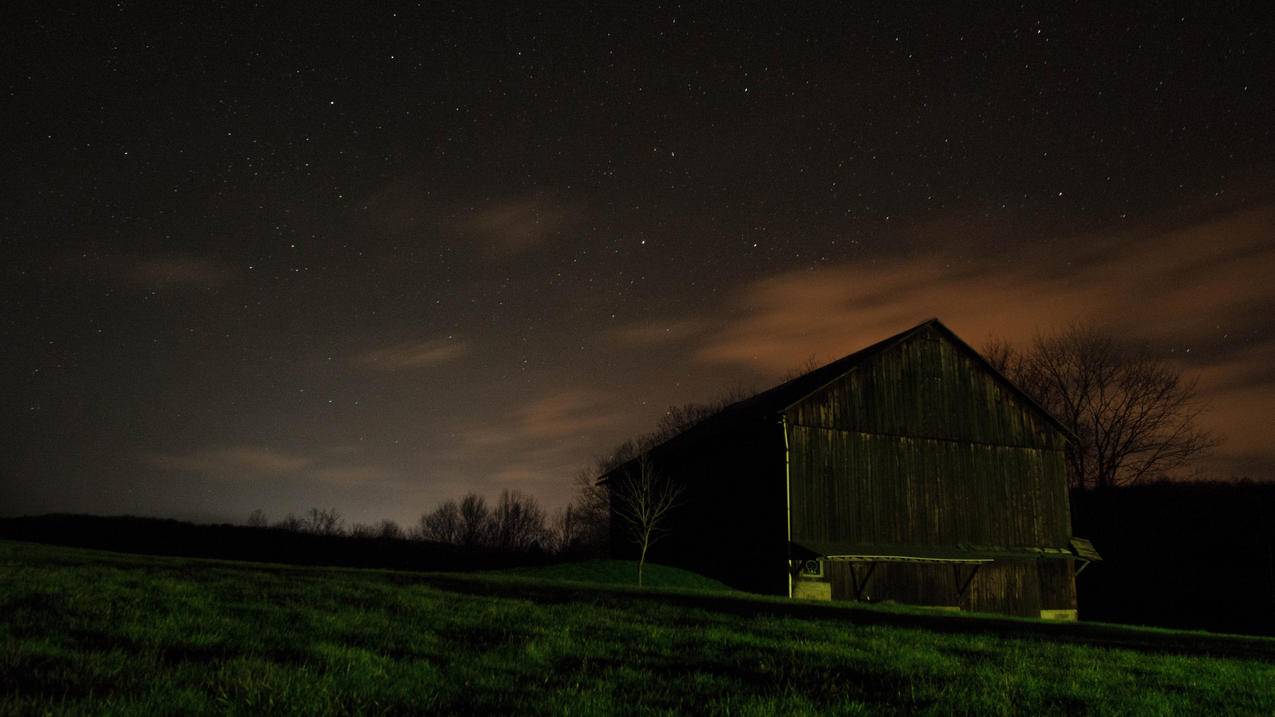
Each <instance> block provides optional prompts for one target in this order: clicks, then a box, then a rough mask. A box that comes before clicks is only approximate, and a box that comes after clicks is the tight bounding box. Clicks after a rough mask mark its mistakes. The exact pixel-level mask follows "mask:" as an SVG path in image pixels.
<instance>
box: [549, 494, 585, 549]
mask: <svg viewBox="0 0 1275 717" xmlns="http://www.w3.org/2000/svg"><path fill="white" fill-rule="evenodd" d="M579 543H580V520H579V517H578V511H577V510H576V509H575V508H574V507H573V506H571V505H567V506H566V507H565V508H559V509H558V511H557V512H555V513H554V514H553V520H552V523H551V524H550V526H549V528H548V548H549V551H550V552H552V553H553V554H555V555H567V554H570V553H573V552H575V550H576V546H577V545H579Z"/></svg>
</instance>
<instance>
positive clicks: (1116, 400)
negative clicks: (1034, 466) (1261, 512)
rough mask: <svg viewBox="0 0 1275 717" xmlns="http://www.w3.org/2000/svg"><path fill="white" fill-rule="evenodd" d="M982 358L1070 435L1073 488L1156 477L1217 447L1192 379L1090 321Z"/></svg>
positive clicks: (993, 347) (994, 345)
mask: <svg viewBox="0 0 1275 717" xmlns="http://www.w3.org/2000/svg"><path fill="white" fill-rule="evenodd" d="M986 354H987V355H986V358H987V359H988V361H989V362H990V363H992V365H993V366H994V367H996V368H997V369H998V370H1000V371H1001V372H1002V373H1004V374H1005V375H1006V377H1008V378H1009V379H1010V380H1012V381H1014V383H1015V384H1017V385H1018V386H1019V387H1020V388H1022V389H1023V390H1024V391H1025V392H1027V393H1028V394H1029V395H1030V396H1031V397H1032V398H1034V399H1035V400H1036V401H1037V402H1038V403H1039V404H1041V406H1043V407H1044V408H1045V409H1046V410H1048V411H1049V412H1050V413H1052V414H1053V415H1054V416H1055V417H1056V418H1058V419H1059V420H1061V421H1062V422H1063V423H1065V424H1067V426H1069V427H1070V428H1071V429H1072V431H1074V432H1075V433H1076V436H1077V437H1078V438H1079V441H1078V442H1076V443H1075V444H1073V445H1071V446H1069V448H1068V450H1067V463H1068V473H1069V480H1070V482H1071V485H1072V487H1075V488H1107V487H1112V486H1120V485H1129V484H1132V483H1136V482H1137V481H1139V480H1143V479H1145V478H1150V477H1161V476H1164V475H1165V474H1167V473H1170V472H1172V471H1174V470H1176V469H1180V468H1182V467H1184V466H1186V465H1187V464H1188V463H1190V462H1191V461H1192V460H1193V459H1195V458H1198V457H1199V456H1201V455H1203V454H1204V453H1206V452H1207V451H1208V450H1210V449H1211V448H1213V447H1214V446H1216V445H1217V439H1216V438H1215V437H1214V436H1213V435H1212V434H1210V433H1208V432H1207V431H1205V430H1203V429H1202V428H1200V427H1199V426H1198V425H1197V424H1198V419H1199V417H1200V414H1201V412H1202V407H1201V405H1200V403H1199V401H1198V400H1197V396H1196V382H1195V380H1194V379H1192V380H1184V379H1183V378H1182V376H1181V374H1180V373H1179V372H1178V371H1176V370H1174V369H1173V368H1172V367H1170V366H1169V365H1168V364H1166V363H1165V362H1164V361H1162V360H1160V359H1157V358H1155V357H1154V356H1152V355H1151V353H1150V352H1149V351H1148V350H1147V349H1146V348H1145V347H1141V348H1135V347H1130V346H1127V345H1125V344H1122V343H1120V342H1118V341H1116V340H1115V339H1114V338H1113V337H1112V336H1111V335H1110V334H1108V333H1106V332H1103V331H1102V330H1100V329H1098V328H1097V327H1095V326H1093V325H1090V324H1076V325H1072V326H1070V327H1068V328H1066V329H1063V330H1062V331H1059V332H1057V333H1055V334H1052V335H1041V336H1037V337H1036V339H1035V340H1034V341H1033V342H1032V344H1031V345H1030V347H1029V348H1028V349H1027V350H1026V351H1025V352H1022V353H1020V352H1018V351H1016V350H1015V349H1014V348H1013V347H1012V346H1010V345H1009V344H1008V343H1006V342H1003V341H1000V342H997V341H993V342H991V343H990V344H989V345H988V347H987V349H986Z"/></svg>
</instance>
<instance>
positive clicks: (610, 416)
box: [517, 390, 619, 438]
mask: <svg viewBox="0 0 1275 717" xmlns="http://www.w3.org/2000/svg"><path fill="white" fill-rule="evenodd" d="M517 415H518V418H519V422H520V423H519V426H518V428H519V433H520V435H523V436H526V437H529V438H565V437H569V436H576V435H579V434H582V433H587V432H590V431H596V430H599V429H602V428H606V427H608V426H611V425H614V424H615V423H616V421H617V420H618V418H619V416H618V415H617V414H616V413H615V411H614V409H612V408H611V407H610V406H609V405H608V403H607V401H606V400H605V399H604V398H603V397H602V396H601V395H600V394H597V393H594V392H592V391H584V390H568V391H562V392H560V393H555V394H552V395H549V396H546V397H544V398H541V399H539V400H536V401H533V402H531V403H529V404H527V405H525V406H523V407H522V408H520V409H518V414H517Z"/></svg>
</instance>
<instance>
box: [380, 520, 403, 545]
mask: <svg viewBox="0 0 1275 717" xmlns="http://www.w3.org/2000/svg"><path fill="white" fill-rule="evenodd" d="M376 536H377V537H378V538H382V539H385V540H402V539H403V529H402V528H401V527H399V524H398V523H395V522H394V521H392V520H390V519H388V518H386V519H385V520H382V521H381V522H380V523H378V524H377V526H376Z"/></svg>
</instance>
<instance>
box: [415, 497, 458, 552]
mask: <svg viewBox="0 0 1275 717" xmlns="http://www.w3.org/2000/svg"><path fill="white" fill-rule="evenodd" d="M418 530H419V533H420V537H421V538H422V539H423V540H434V541H437V542H439V543H451V544H452V545H460V542H461V517H460V506H458V505H456V501H454V500H449V501H446V502H444V503H439V505H438V507H437V508H435V509H434V511H433V512H432V513H426V514H425V515H422V516H421V522H420V526H419V528H418Z"/></svg>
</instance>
